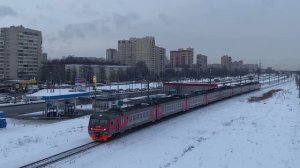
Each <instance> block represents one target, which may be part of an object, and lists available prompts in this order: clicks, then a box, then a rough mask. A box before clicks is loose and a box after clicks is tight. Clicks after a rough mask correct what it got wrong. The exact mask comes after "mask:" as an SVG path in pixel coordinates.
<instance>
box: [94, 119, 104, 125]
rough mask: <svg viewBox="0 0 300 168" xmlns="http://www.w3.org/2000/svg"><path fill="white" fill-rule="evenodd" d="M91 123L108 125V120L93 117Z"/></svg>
mask: <svg viewBox="0 0 300 168" xmlns="http://www.w3.org/2000/svg"><path fill="white" fill-rule="evenodd" d="M91 124H92V125H106V124H107V120H103V119H97V118H92V119H91Z"/></svg>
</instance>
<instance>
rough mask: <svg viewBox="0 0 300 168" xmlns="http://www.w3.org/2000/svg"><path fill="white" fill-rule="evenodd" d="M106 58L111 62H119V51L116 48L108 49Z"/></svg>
mask: <svg viewBox="0 0 300 168" xmlns="http://www.w3.org/2000/svg"><path fill="white" fill-rule="evenodd" d="M106 60H107V61H109V62H114V63H117V62H119V58H118V51H117V50H116V49H114V48H109V49H106Z"/></svg>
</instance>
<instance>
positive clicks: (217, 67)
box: [207, 64, 223, 69]
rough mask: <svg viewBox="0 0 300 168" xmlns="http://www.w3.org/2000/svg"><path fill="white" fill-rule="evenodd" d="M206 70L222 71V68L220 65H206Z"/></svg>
mask: <svg viewBox="0 0 300 168" xmlns="http://www.w3.org/2000/svg"><path fill="white" fill-rule="evenodd" d="M207 68H208V69H222V68H223V66H222V64H208V65H207Z"/></svg>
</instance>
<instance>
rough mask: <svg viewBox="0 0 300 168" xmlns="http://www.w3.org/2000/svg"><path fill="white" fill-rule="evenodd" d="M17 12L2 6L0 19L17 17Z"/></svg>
mask: <svg viewBox="0 0 300 168" xmlns="http://www.w3.org/2000/svg"><path fill="white" fill-rule="evenodd" d="M17 15H18V14H17V12H15V11H14V10H13V9H12V8H10V7H8V6H2V5H0V17H5V16H17Z"/></svg>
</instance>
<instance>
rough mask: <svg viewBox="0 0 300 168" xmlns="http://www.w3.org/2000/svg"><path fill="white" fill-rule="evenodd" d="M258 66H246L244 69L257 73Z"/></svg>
mask: <svg viewBox="0 0 300 168" xmlns="http://www.w3.org/2000/svg"><path fill="white" fill-rule="evenodd" d="M258 67H259V66H258V64H244V65H243V69H246V70H248V71H249V72H256V71H257V70H258Z"/></svg>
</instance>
